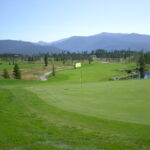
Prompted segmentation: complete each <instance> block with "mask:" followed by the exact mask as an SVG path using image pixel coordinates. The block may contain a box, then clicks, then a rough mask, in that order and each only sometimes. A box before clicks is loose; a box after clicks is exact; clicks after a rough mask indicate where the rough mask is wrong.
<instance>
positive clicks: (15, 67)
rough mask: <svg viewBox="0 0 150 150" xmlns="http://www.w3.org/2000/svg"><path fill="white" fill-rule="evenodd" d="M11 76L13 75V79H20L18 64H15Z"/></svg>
mask: <svg viewBox="0 0 150 150" xmlns="http://www.w3.org/2000/svg"><path fill="white" fill-rule="evenodd" d="M13 75H14V79H21V72H20V69H19V66H18V64H15V66H14V70H13Z"/></svg>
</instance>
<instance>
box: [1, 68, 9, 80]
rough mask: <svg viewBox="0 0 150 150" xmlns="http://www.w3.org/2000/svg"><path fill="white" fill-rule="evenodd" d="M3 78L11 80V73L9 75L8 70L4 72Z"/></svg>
mask: <svg viewBox="0 0 150 150" xmlns="http://www.w3.org/2000/svg"><path fill="white" fill-rule="evenodd" d="M3 78H5V79H9V78H10V76H9V73H8V71H7V70H6V69H4V70H3Z"/></svg>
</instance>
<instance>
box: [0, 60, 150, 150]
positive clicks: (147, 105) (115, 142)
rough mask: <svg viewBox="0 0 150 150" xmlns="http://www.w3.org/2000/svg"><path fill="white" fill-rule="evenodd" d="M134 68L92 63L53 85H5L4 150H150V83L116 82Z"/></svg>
mask: <svg viewBox="0 0 150 150" xmlns="http://www.w3.org/2000/svg"><path fill="white" fill-rule="evenodd" d="M20 66H21V65H20ZM31 66H32V67H34V66H33V65H31ZM5 67H6V68H7V67H8V70H9V69H11V68H10V66H9V65H5ZM35 67H37V66H35ZM1 68H2V69H3V66H2V65H1ZM24 68H27V69H29V68H30V65H27V66H25V67H24ZM133 68H135V64H121V63H107V64H105V63H101V62H92V63H91V64H88V63H83V64H82V67H80V68H77V69H73V68H71V69H66V70H61V71H58V72H56V75H55V76H52V75H49V76H48V77H47V79H48V80H47V81H30V80H16V79H0V150H150V79H129V80H111V79H112V78H113V77H117V76H125V75H127V72H125V71H124V70H127V69H133Z"/></svg>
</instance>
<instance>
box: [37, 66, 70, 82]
mask: <svg viewBox="0 0 150 150" xmlns="http://www.w3.org/2000/svg"><path fill="white" fill-rule="evenodd" d="M68 69H71V68H68ZM61 70H67V69H65V68H64V69H57V70H56V72H57V71H61ZM50 74H52V71H49V72H47V73H45V74H43V75H42V76H40V81H47V80H48V79H47V78H46V77H47V76H49V75H50Z"/></svg>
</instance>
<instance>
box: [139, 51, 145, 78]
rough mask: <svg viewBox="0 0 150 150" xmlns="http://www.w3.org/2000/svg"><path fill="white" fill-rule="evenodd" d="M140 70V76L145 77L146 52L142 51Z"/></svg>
mask: <svg viewBox="0 0 150 150" xmlns="http://www.w3.org/2000/svg"><path fill="white" fill-rule="evenodd" d="M138 63H139V67H140V68H139V71H140V77H141V78H144V76H145V73H144V70H145V57H144V54H143V52H142V53H141V55H140V58H139V62H138Z"/></svg>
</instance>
